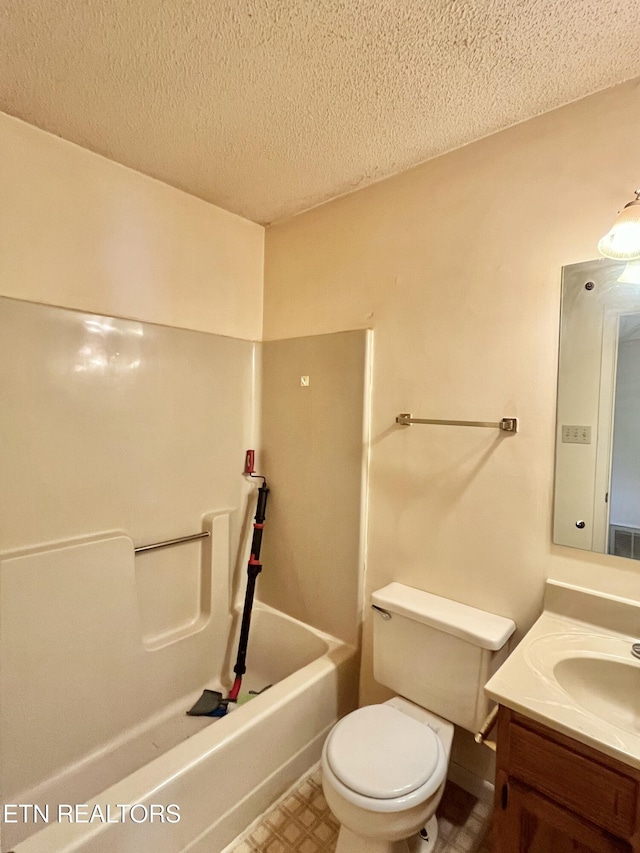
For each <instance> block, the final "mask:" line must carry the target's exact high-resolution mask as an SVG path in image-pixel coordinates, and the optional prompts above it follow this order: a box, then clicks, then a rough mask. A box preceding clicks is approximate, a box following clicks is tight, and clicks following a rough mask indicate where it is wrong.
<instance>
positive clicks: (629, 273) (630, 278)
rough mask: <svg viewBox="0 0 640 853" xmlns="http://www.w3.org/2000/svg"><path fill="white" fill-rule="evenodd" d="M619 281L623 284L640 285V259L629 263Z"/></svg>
mask: <svg viewBox="0 0 640 853" xmlns="http://www.w3.org/2000/svg"><path fill="white" fill-rule="evenodd" d="M618 281H619V282H621V283H622V284H640V259H639V260H637V261H629V263H628V264H627V265H626V267H625V268H624V269H623V271H622V275H621V276H620V278H619V279H618Z"/></svg>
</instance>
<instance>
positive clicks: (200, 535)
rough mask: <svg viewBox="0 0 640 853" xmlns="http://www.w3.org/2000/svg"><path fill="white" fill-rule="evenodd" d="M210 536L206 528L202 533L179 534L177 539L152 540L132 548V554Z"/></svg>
mask: <svg viewBox="0 0 640 853" xmlns="http://www.w3.org/2000/svg"><path fill="white" fill-rule="evenodd" d="M207 536H211V533H209V531H208V530H204V531H203V532H202V533H193V534H192V535H191V536H179V537H178V538H177V539H165V541H164V542H154V543H153V544H152V545H140V546H138V548H134V554H141V553H142V552H143V551H157V550H158V548H168V547H169V546H170V545H181V544H182V543H183V542H193V541H194V540H196V539H206V538H207Z"/></svg>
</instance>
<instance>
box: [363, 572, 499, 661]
mask: <svg viewBox="0 0 640 853" xmlns="http://www.w3.org/2000/svg"><path fill="white" fill-rule="evenodd" d="M371 601H372V603H373V604H375V605H376V606H377V607H382V608H383V609H384V610H388V611H389V612H390V613H397V614H398V615H399V616H406V617H407V618H408V619H414V620H415V621H416V622H422V623H423V624H424V625H429V626H430V627H432V628H438V629H439V630H441V631H445V632H446V633H447V634H453V635H454V636H455V637H460V638H461V639H463V640H466V641H467V642H469V643H473V644H474V645H476V646H479V647H480V648H482V649H489V650H491V651H497V650H498V649H501V648H502V647H503V646H504V644H505V643H506V642H507V640H508V639H509V637H510V636H511V635H512V634H513V632H514V631H515V629H516V624H515V622H514V621H513V620H512V619H507V618H505V617H504V616H496V615H495V614H494V613H487V611H486V610H478V609H477V608H476V607H470V606H469V605H468V604H461V603H460V602H459V601H451V599H449V598H442V597H441V596H439V595H432V594H431V593H430V592H425V591H424V590H421V589H415V588H414V587H411V586H405V585H404V584H402V583H397V582H394V583H390V584H389V585H388V586H385V587H383V588H382V589H377V590H375V591H374V592H373V593H371Z"/></svg>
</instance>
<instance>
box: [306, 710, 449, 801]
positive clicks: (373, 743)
mask: <svg viewBox="0 0 640 853" xmlns="http://www.w3.org/2000/svg"><path fill="white" fill-rule="evenodd" d="M322 759H323V772H324V773H326V774H327V776H328V777H329V780H330V781H331V784H332V785H333V786H334V788H335V789H336V790H337V791H338V792H339V793H340V794H341V795H342V796H343V797H344V798H345V799H346V800H348V801H350V802H352V803H353V804H354V805H359V806H360V807H361V808H364V809H369V810H370V811H377V812H393V811H403V810H404V809H408V808H412V807H413V806H416V805H418V804H420V803H422V802H424V801H425V800H427V799H429V797H431V796H432V795H433V794H434V793H435V792H436V791H437V790H438V788H439V787H440V785H441V784H442V783H443V782H444V780H445V777H446V773H447V758H446V755H445V750H444V746H443V744H442V741H441V740H440V738H439V737H438V735H437V733H436V732H435V731H433V729H432V728H430V727H429V726H428V725H424V724H422V723H420V722H418V721H417V720H415V719H413V718H412V717H410V716H408V715H407V714H404V713H402V711H399V710H398V709H396V708H394V707H392V706H390V705H389V704H383V705H369V706H366V707H364V708H359V709H358V710H357V711H353V712H352V713H351V714H348V715H347V716H346V717H344V718H343V719H342V720H340V722H339V723H337V724H336V726H334V728H333V730H332V731H331V733H330V734H329V736H328V738H327V740H326V741H325V745H324V749H323V752H322Z"/></svg>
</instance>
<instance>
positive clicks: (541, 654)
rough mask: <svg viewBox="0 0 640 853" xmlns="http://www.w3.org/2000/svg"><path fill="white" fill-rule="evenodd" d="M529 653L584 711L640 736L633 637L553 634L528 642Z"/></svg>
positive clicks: (639, 667)
mask: <svg viewBox="0 0 640 853" xmlns="http://www.w3.org/2000/svg"><path fill="white" fill-rule="evenodd" d="M525 657H526V660H527V662H528V663H529V665H530V666H531V667H532V669H533V670H534V671H535V672H536V673H538V674H539V675H540V676H542V678H544V679H545V680H548V681H549V682H550V684H551V685H553V683H554V682H555V684H556V685H557V686H558V687H559V688H560V689H561V690H562V691H563V692H564V693H565V694H566V696H567V698H569V699H570V700H571V701H573V702H574V703H575V705H576V706H577V708H579V709H580V710H581V711H582V712H583V713H586V714H591V715H593V716H596V717H599V718H600V719H601V720H603V721H604V722H605V723H608V724H610V725H613V726H618V727H619V728H621V729H624V730H625V731H627V732H630V733H634V734H638V735H640V660H637V659H636V658H634V657H633V656H632V654H631V641H630V640H628V639H626V638H622V637H615V636H611V635H605V634H594V633H592V632H591V631H589V630H588V629H587V628H586V626H585V629H584V630H583V631H582V632H578V631H576V632H572V633H564V632H559V633H551V634H547V635H546V636H543V637H539V638H537V639H535V640H533V642H532V643H531V644H530V645H529V647H528V648H527V650H526V653H525Z"/></svg>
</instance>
